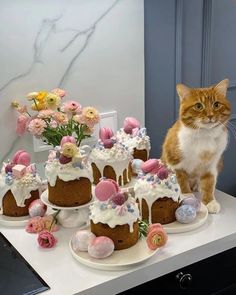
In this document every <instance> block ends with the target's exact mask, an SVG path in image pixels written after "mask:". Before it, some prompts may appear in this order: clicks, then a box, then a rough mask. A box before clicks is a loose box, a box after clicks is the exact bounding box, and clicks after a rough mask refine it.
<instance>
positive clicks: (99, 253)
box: [88, 236, 115, 259]
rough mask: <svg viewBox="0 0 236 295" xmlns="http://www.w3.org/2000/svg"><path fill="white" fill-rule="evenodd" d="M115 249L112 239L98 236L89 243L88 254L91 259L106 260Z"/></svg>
mask: <svg viewBox="0 0 236 295" xmlns="http://www.w3.org/2000/svg"><path fill="white" fill-rule="evenodd" d="M114 249H115V245H114V242H113V241H112V239H110V238H108V237H105V236H100V237H97V238H95V239H93V240H91V241H90V242H89V245H88V254H89V255H90V256H91V257H93V258H99V259H101V258H106V257H108V256H110V255H111V254H112V253H113V252H114Z"/></svg>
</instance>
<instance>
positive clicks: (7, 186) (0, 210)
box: [0, 150, 42, 217]
mask: <svg viewBox="0 0 236 295" xmlns="http://www.w3.org/2000/svg"><path fill="white" fill-rule="evenodd" d="M30 161H31V158H30V155H29V153H27V152H26V151H25V150H19V151H18V152H16V153H15V155H14V156H13V159H12V161H9V162H8V163H3V167H2V170H1V174H0V214H3V215H5V216H11V217H20V216H27V215H28V214H29V205H30V203H31V202H33V201H34V200H36V199H39V197H40V194H41V186H42V182H41V178H40V177H39V175H38V174H37V172H36V166H35V164H30Z"/></svg>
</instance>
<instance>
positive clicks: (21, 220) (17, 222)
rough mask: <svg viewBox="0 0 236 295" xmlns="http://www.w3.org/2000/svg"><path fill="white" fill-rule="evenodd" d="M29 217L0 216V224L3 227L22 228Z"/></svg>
mask: <svg viewBox="0 0 236 295" xmlns="http://www.w3.org/2000/svg"><path fill="white" fill-rule="evenodd" d="M29 218H30V216H29V215H27V216H20V217H11V216H5V215H0V224H1V225H4V226H17V227H19V226H22V227H24V226H25V225H26V224H27V222H28V220H29Z"/></svg>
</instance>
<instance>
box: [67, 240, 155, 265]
mask: <svg viewBox="0 0 236 295" xmlns="http://www.w3.org/2000/svg"><path fill="white" fill-rule="evenodd" d="M69 248H70V251H71V254H72V256H73V257H74V258H75V259H76V260H78V261H79V262H81V263H82V264H85V265H87V266H90V267H92V268H96V269H102V270H124V269H127V268H129V267H130V266H134V265H137V264H139V263H141V262H144V261H145V260H147V259H149V258H150V257H152V256H153V255H154V254H156V252H157V251H158V248H157V249H156V250H150V249H149V248H148V246H147V243H146V239H145V238H140V239H139V240H138V242H137V243H136V244H135V245H134V246H132V247H130V248H128V249H124V250H115V251H114V252H113V253H112V254H111V255H110V256H109V257H107V258H103V259H96V258H92V257H91V256H90V255H89V254H88V252H81V251H77V252H75V251H74V250H73V248H72V245H71V240H70V243H69Z"/></svg>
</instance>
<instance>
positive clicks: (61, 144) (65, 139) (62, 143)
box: [60, 135, 76, 147]
mask: <svg viewBox="0 0 236 295" xmlns="http://www.w3.org/2000/svg"><path fill="white" fill-rule="evenodd" d="M67 142H71V143H74V144H76V140H75V138H74V137H73V136H69V135H67V136H63V137H62V139H61V143H60V146H61V147H62V146H63V145H64V144H65V143H67Z"/></svg>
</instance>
